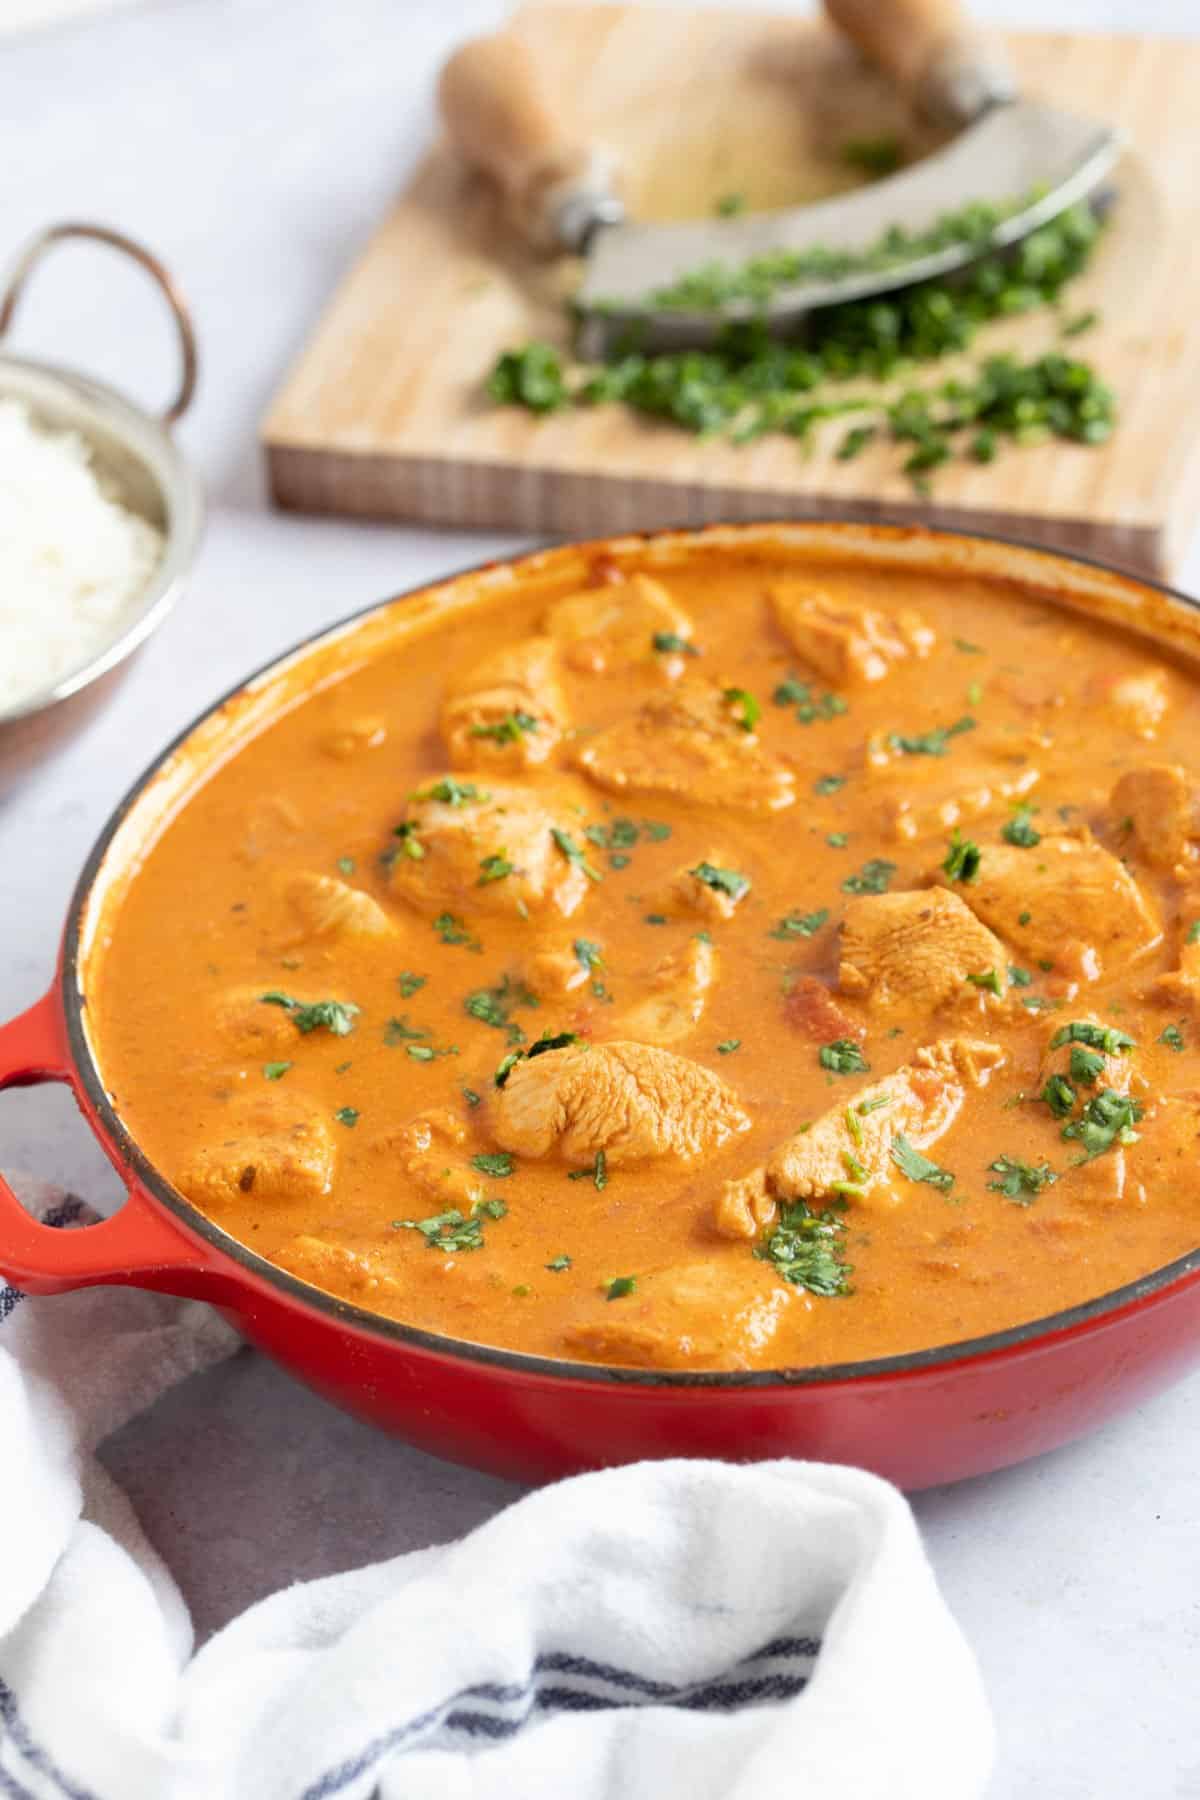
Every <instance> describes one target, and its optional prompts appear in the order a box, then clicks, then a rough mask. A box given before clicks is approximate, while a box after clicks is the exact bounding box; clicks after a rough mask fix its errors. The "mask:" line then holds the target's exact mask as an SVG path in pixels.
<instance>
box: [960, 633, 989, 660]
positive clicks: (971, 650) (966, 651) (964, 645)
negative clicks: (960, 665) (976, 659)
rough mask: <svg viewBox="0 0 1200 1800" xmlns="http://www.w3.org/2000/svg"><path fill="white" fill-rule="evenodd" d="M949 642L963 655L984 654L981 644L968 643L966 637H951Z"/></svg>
mask: <svg viewBox="0 0 1200 1800" xmlns="http://www.w3.org/2000/svg"><path fill="white" fill-rule="evenodd" d="M951 642H952V643H953V645H954V648H955V649H956V650H961V651H962V653H963V655H964V656H983V655H985V654H986V653H985V651H984V648H983V645H982V644H971V643H968V641H967V639H966V638H959V637H956V638H952V639H951Z"/></svg>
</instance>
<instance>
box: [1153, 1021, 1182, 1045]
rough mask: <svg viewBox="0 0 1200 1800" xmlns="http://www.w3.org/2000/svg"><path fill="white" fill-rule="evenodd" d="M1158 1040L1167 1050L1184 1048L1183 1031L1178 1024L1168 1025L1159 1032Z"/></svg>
mask: <svg viewBox="0 0 1200 1800" xmlns="http://www.w3.org/2000/svg"><path fill="white" fill-rule="evenodd" d="M1158 1041H1159V1043H1160V1044H1165V1045H1166V1046H1167V1049H1168V1050H1182V1049H1183V1048H1184V1041H1183V1033H1182V1031H1180V1029H1179V1026H1178V1025H1168V1026H1167V1028H1166V1030H1165V1031H1164V1032H1162V1033H1161V1034H1160V1036H1159V1040H1158Z"/></svg>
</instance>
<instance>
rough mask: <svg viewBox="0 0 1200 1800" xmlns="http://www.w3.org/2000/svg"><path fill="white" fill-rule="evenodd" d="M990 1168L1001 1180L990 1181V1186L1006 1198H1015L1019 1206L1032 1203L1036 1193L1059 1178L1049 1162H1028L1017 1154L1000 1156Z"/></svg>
mask: <svg viewBox="0 0 1200 1800" xmlns="http://www.w3.org/2000/svg"><path fill="white" fill-rule="evenodd" d="M988 1168H989V1169H991V1170H992V1171H993V1173H994V1174H996V1175H999V1177H1000V1179H999V1181H989V1182H988V1187H989V1188H991V1189H992V1190H993V1192H994V1193H997V1194H1003V1195H1004V1197H1005V1199H1006V1200H1015V1201H1016V1203H1017V1205H1018V1206H1029V1205H1031V1204H1032V1202H1033V1199H1034V1196H1035V1195H1037V1194H1040V1193H1041V1191H1042V1189H1043V1188H1046V1187H1050V1186H1051V1185H1052V1184H1053V1183H1054V1182H1056V1181H1057V1180H1058V1176H1057V1175H1056V1174H1055V1173H1054V1170H1053V1169H1052V1168H1051V1167H1050V1164H1049V1163H1048V1162H1042V1163H1027V1162H1022V1161H1021V1160H1020V1158H1019V1157H1016V1156H998V1157H997V1158H996V1160H995V1162H993V1163H989V1164H988Z"/></svg>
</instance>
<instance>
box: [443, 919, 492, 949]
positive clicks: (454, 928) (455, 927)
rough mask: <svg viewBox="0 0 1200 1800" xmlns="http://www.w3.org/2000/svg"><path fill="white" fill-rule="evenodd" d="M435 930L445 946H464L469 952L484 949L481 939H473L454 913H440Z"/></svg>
mask: <svg viewBox="0 0 1200 1800" xmlns="http://www.w3.org/2000/svg"><path fill="white" fill-rule="evenodd" d="M433 929H434V930H435V931H436V932H437V934H438V936H439V937H440V938H441V940H442V942H443V944H462V945H463V946H465V948H466V949H468V950H476V951H478V950H482V949H483V945H482V944H481V943H480V942H479V939H478V938H474V937H472V936H471V933H470V932H469V931H468V930H467V928H466V925H465V924H464V923H463V921H462V920H461V919H458V918H456V917H455V916H454V914H453V913H452V912H444V913H439V914H438V916H437V918H436V919H435V920H434V921H433Z"/></svg>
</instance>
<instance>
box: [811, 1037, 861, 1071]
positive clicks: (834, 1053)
mask: <svg viewBox="0 0 1200 1800" xmlns="http://www.w3.org/2000/svg"><path fill="white" fill-rule="evenodd" d="M817 1061H818V1062H819V1063H820V1065H821V1067H822V1068H823V1069H830V1070H832V1072H833V1073H834V1074H835V1075H865V1074H867V1073H869V1071H870V1068H871V1065H870V1063H869V1062H868V1061H867V1059H866V1057H865V1056H864V1055H863V1053H862V1051H861V1050H860V1049H859V1047H858V1045H857V1044H856V1043H855V1042H854V1039H853V1038H834V1040H833V1042H832V1044H822V1045H821V1048H820V1049H819V1050H818V1052H817Z"/></svg>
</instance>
